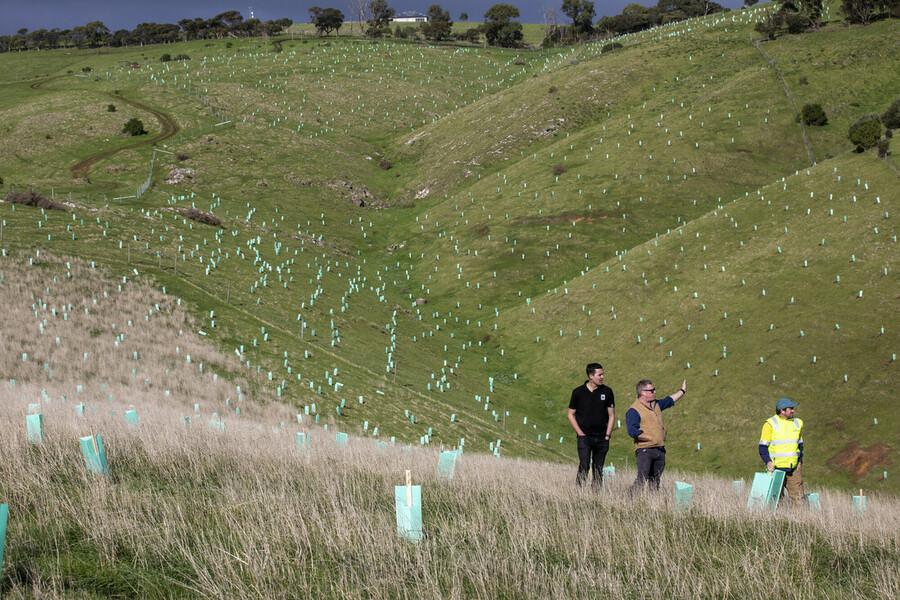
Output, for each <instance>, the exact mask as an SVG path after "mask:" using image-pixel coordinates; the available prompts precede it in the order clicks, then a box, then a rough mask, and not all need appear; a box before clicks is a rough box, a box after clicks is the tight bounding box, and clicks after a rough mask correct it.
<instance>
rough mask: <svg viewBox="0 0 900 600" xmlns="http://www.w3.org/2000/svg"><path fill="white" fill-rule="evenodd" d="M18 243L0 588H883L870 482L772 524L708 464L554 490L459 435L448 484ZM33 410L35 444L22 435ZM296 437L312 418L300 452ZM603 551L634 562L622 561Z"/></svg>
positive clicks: (886, 584) (538, 468) (566, 476)
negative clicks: (641, 481)
mask: <svg viewBox="0 0 900 600" xmlns="http://www.w3.org/2000/svg"><path fill="white" fill-rule="evenodd" d="M18 258H19V259H20V260H18V261H16V262H11V261H10V262H7V263H4V267H5V268H4V276H3V280H2V282H0V308H2V314H3V315H4V329H3V343H2V345H0V358H2V359H3V363H4V364H5V365H7V373H8V374H9V375H10V376H11V379H9V380H7V379H4V381H3V382H2V383H0V393H2V394H3V398H4V402H3V404H2V406H0V427H2V428H3V431H4V432H7V435H4V436H2V437H0V452H2V454H3V456H4V457H5V460H3V461H2V462H0V497H2V499H3V502H4V503H5V504H8V505H9V507H10V510H9V521H8V529H7V532H6V545H5V553H4V557H3V564H2V571H0V591H2V593H3V595H4V597H10V598H24V597H33V596H46V597H65V598H72V597H76V598H95V597H96V598H101V597H103V598H108V597H134V596H138V597H142V598H144V597H170V596H187V597H203V596H216V595H226V596H262V597H273V596H281V595H285V592H284V590H288V589H289V590H291V592H290V593H289V594H287V595H296V596H302V597H316V598H368V597H395V596H405V595H410V596H412V595H414V596H416V597H418V598H446V597H456V596H459V597H467V598H470V597H471V598H489V597H490V598H507V597H509V598H515V597H521V596H523V595H526V596H528V597H544V596H548V595H552V596H555V597H575V596H579V597H583V596H584V595H585V594H592V593H600V592H607V593H611V594H615V595H617V596H619V597H626V598H640V597H645V596H646V594H647V593H653V594H654V595H665V596H667V597H675V598H681V597H696V596H698V595H699V596H716V597H730V596H733V597H749V596H752V597H761V598H769V597H771V598H775V597H780V596H783V595H785V594H789V595H794V596H798V597H809V598H813V597H816V598H821V597H835V598H838V597H845V596H847V595H849V594H851V593H858V594H865V595H866V596H867V597H873V598H891V597H895V596H896V595H897V593H898V590H900V580H898V578H897V573H898V572H900V570H898V563H900V556H898V552H897V543H898V539H897V532H898V531H900V527H898V523H897V519H898V514H900V511H898V510H897V509H898V507H897V501H896V500H895V499H892V498H890V497H885V496H882V495H878V494H872V493H871V492H869V496H868V502H867V511H866V514H865V516H864V517H860V516H858V515H857V514H856V513H855V511H854V509H853V508H852V505H851V501H850V498H849V495H848V494H846V493H844V492H842V491H838V490H832V489H827V488H824V489H823V488H822V487H821V486H820V485H816V486H815V487H814V488H813V489H815V490H816V491H818V492H819V493H820V502H821V506H822V511H821V512H813V511H808V510H806V509H801V508H798V507H791V506H789V505H788V506H785V505H782V506H781V507H780V508H779V510H778V512H777V513H776V515H775V516H774V517H773V516H771V515H769V514H768V513H757V512H748V511H747V509H746V503H747V491H746V489H744V490H743V491H738V490H735V489H734V487H733V485H732V482H731V481H729V480H726V479H723V478H721V477H717V476H711V475H698V474H690V473H686V472H681V471H679V470H678V469H670V470H669V471H667V473H666V475H665V479H664V484H663V491H662V493H661V494H660V495H652V496H647V497H639V498H638V499H636V501H635V502H632V501H631V500H630V499H629V495H628V489H629V487H630V483H631V481H632V479H633V477H634V472H633V469H628V468H622V467H621V466H620V467H619V468H618V469H617V470H616V474H615V476H608V477H607V479H606V483H605V486H604V488H603V489H602V490H597V491H593V492H581V493H573V491H572V478H573V472H572V469H571V467H570V466H568V465H558V464H552V463H545V462H537V461H528V460H524V461H523V460H513V459H505V458H504V459H497V458H494V457H493V456H490V455H487V454H484V453H474V452H468V451H466V452H463V453H462V454H461V455H460V457H459V458H458V459H457V464H456V468H455V473H454V476H453V478H452V479H442V478H438V477H437V475H436V463H437V458H438V456H437V448H419V447H415V448H413V447H411V446H405V447H404V446H402V444H399V443H398V444H395V445H392V444H390V443H389V442H388V441H387V440H382V441H380V442H379V443H376V442H375V441H374V440H371V439H361V438H358V437H351V438H350V440H349V443H348V444H347V445H345V446H338V445H337V444H336V442H335V435H334V434H335V428H333V427H329V428H325V427H319V426H316V425H314V424H313V423H312V421H311V419H310V417H309V416H306V415H305V414H303V415H301V421H300V422H298V421H297V420H296V419H295V415H294V414H293V412H295V411H291V410H290V408H289V407H287V406H284V405H282V404H280V403H277V402H266V401H265V400H263V402H261V401H260V394H259V393H258V390H259V388H260V383H261V382H260V381H259V378H255V377H252V376H247V374H246V373H245V372H244V370H243V368H242V367H241V365H240V364H239V363H238V361H237V359H236V358H235V357H234V356H227V355H224V354H222V353H220V352H218V351H217V350H216V349H215V347H214V346H213V344H212V343H211V342H210V341H209V340H208V339H204V336H202V335H198V334H196V333H194V331H193V327H192V325H194V324H193V323H192V319H191V317H190V315H188V314H187V313H185V312H184V309H183V307H182V306H179V305H178V302H177V301H173V299H172V297H171V296H170V295H168V294H162V293H161V292H160V291H157V290H153V289H151V288H150V287H149V286H147V285H146V283H142V282H140V281H136V280H133V279H129V280H127V281H122V280H121V279H112V278H110V277H108V276H106V274H104V273H103V272H102V271H101V270H100V269H97V268H92V267H91V266H90V265H89V264H88V263H85V262H82V261H80V260H78V259H74V258H66V257H57V256H50V255H48V254H46V253H42V254H41V255H40V256H36V255H35V256H29V257H24V256H20V257H18ZM23 299H24V301H23ZM29 302H32V304H29ZM57 340H59V341H58V342H57ZM23 350H27V356H25V357H23V356H22V351H23ZM35 356H40V357H41V359H46V360H48V361H49V363H50V364H52V365H54V366H55V368H53V369H52V370H51V369H50V368H48V367H46V366H45V365H42V364H40V362H39V360H36V359H35ZM13 377H14V379H12V378H13ZM263 380H264V378H263ZM32 404H36V405H38V406H39V409H38V410H40V412H41V414H42V415H43V430H42V432H43V435H42V440H41V441H40V442H34V441H32V440H30V439H29V437H28V435H27V434H26V429H25V427H23V421H24V415H25V414H29V413H32V412H34V407H32V406H31V405H32ZM195 405H196V406H195ZM79 406H82V407H83V415H79V413H78V412H77V409H78V407H79ZM127 410H136V411H137V418H138V423H137V424H134V425H131V424H127V423H126V420H125V412H126V411H127ZM237 410H239V411H240V412H239V413H238V412H237ZM186 418H187V419H188V420H187V421H186ZM298 433H309V434H310V438H309V444H308V445H307V446H306V447H305V448H304V449H303V451H300V449H299V448H298V447H297V445H296V442H295V439H296V434H298ZM92 434H99V435H100V436H101V438H102V443H103V447H104V449H105V452H106V457H107V461H108V467H109V477H104V476H102V475H91V474H89V473H87V472H86V470H85V466H84V462H83V459H82V457H81V455H80V451H79V443H78V441H77V438H79V437H87V436H90V435H92ZM407 469H408V470H410V471H411V477H412V482H413V484H414V485H417V486H421V492H422V493H421V498H422V519H423V534H424V538H423V540H422V541H421V542H419V543H410V542H406V541H404V539H403V538H401V537H399V536H398V535H397V534H396V524H395V516H394V506H393V500H392V499H393V497H394V495H393V494H394V489H393V488H394V486H396V485H400V486H402V485H403V483H404V481H405V478H404V472H405V471H406V470H407ZM685 478H687V480H688V481H689V482H690V483H691V484H692V485H693V486H694V491H693V497H692V500H691V505H690V509H689V510H681V509H679V508H678V507H677V506H676V505H675V504H674V502H673V498H672V489H671V488H672V480H673V479H681V480H684V479H685ZM535 482H540V483H539V484H536V483H535ZM401 490H402V487H401ZM623 548H634V549H636V550H637V552H640V553H641V555H642V556H644V559H642V561H641V563H640V565H639V566H636V565H635V560H634V553H633V552H625V551H622V549H623ZM651 549H652V551H651ZM598 563H602V564H603V568H602V569H600V570H598V569H597V566H596V565H597V564H598ZM772 570H776V571H777V572H779V573H788V574H790V577H784V578H775V579H773V578H771V577H770V576H768V575H767V574H768V573H770V572H771V571H772ZM723 571H725V572H728V573H729V575H728V577H722V576H721V573H722V572H723ZM398 574H399V575H398ZM798 590H799V591H798Z"/></svg>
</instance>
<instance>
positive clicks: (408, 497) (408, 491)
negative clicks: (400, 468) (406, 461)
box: [406, 469, 413, 506]
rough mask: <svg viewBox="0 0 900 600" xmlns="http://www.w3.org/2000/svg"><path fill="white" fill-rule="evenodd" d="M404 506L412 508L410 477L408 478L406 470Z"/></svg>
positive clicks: (408, 474)
mask: <svg viewBox="0 0 900 600" xmlns="http://www.w3.org/2000/svg"><path fill="white" fill-rule="evenodd" d="M406 505H407V506H412V505H413V503H412V477H411V476H410V473H409V469H407V470H406Z"/></svg>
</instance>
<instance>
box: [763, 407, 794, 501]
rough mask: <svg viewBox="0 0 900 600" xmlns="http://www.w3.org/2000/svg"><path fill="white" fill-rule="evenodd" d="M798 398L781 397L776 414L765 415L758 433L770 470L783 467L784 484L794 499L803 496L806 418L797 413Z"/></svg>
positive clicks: (764, 459) (765, 460) (765, 461)
mask: <svg viewBox="0 0 900 600" xmlns="http://www.w3.org/2000/svg"><path fill="white" fill-rule="evenodd" d="M795 406H797V404H796V403H795V402H791V401H790V400H789V399H788V398H782V399H781V400H779V401H778V402H777V403H776V404H775V416H774V417H769V418H768V419H766V422H765V423H764V424H763V428H762V434H761V435H760V436H759V456H760V457H761V458H762V461H763V462H764V463H766V468H767V469H769V471H773V470H775V469H778V470H779V471H784V486H785V487H786V488H787V491H788V495H790V497H791V500H802V499H803V477H802V476H801V475H800V467H802V466H803V421H801V420H800V419H797V418H795V417H794V407H795Z"/></svg>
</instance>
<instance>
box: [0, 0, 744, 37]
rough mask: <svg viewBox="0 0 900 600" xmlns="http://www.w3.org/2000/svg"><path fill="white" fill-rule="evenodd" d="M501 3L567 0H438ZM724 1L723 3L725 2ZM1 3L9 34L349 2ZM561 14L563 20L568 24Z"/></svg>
mask: <svg viewBox="0 0 900 600" xmlns="http://www.w3.org/2000/svg"><path fill="white" fill-rule="evenodd" d="M500 1H503V2H506V3H507V4H512V5H513V6H516V7H518V9H519V11H520V12H521V13H522V16H521V21H522V22H524V23H540V22H542V19H541V6H543V5H551V6H553V5H555V6H557V7H559V6H561V5H562V0H486V1H475V0H438V2H437V3H438V4H440V5H441V6H442V7H443V8H444V9H445V10H449V11H450V16H451V17H452V18H453V20H459V15H460V13H462V12H466V13H468V15H469V20H470V21H481V20H483V17H482V15H484V13H485V11H487V9H488V8H490V7H491V6H492V5H493V4H496V3H498V2H500ZM720 1H721V0H720ZM244 2H245V4H237V3H236V2H234V1H233V0H188V1H185V0H24V1H23V0H0V35H10V34H13V33H15V32H16V31H18V30H19V29H22V28H23V27H24V28H26V29H28V30H29V31H31V30H34V29H53V28H54V27H58V28H60V29H71V28H72V27H75V26H76V25H84V24H86V23H89V22H91V21H102V22H103V23H104V24H105V25H106V26H107V27H108V28H109V29H110V31H115V30H117V29H134V28H135V27H136V26H137V25H138V24H140V23H177V22H178V21H180V20H181V19H193V18H194V17H201V18H204V19H209V18H212V17H214V16H216V15H218V14H220V13H223V12H225V11H227V10H236V11H239V12H240V13H241V14H242V15H244V18H245V19H249V18H250V7H251V6H252V7H253V13H254V16H255V17H256V18H257V19H260V20H261V21H267V20H269V19H272V20H275V19H280V18H282V17H287V18H289V19H293V20H294V21H295V22H298V23H299V22H305V21H307V20H308V18H309V15H308V13H307V10H308V9H309V7H310V6H316V5H318V6H321V7H323V8H328V7H332V8H337V9H339V10H341V11H343V13H344V14H345V15H346V14H348V13H349V11H348V10H347V0H318V1H317V0H300V1H298V0H256V1H253V0H244ZM434 3H435V0H388V5H389V6H391V7H393V8H394V9H395V10H396V11H397V12H402V11H405V10H417V11H420V12H427V10H428V7H429V6H430V5H431V4H434ZM627 3H628V0H594V8H595V10H596V12H597V16H598V18H599V17H600V16H602V15H615V14H618V13H620V12H622V8H623V7H624V6H625V5H626V4H627ZM721 3H722V5H723V6H730V7H731V8H737V7H739V6H740V0H725V1H724V2H721ZM639 4H644V5H651V4H656V0H641V1H639ZM564 20H565V19H564V17H562V15H560V21H564Z"/></svg>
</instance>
